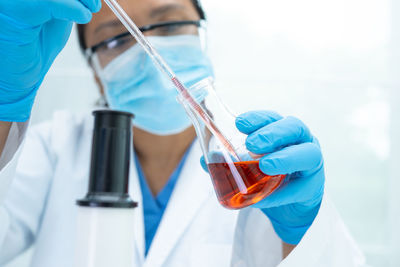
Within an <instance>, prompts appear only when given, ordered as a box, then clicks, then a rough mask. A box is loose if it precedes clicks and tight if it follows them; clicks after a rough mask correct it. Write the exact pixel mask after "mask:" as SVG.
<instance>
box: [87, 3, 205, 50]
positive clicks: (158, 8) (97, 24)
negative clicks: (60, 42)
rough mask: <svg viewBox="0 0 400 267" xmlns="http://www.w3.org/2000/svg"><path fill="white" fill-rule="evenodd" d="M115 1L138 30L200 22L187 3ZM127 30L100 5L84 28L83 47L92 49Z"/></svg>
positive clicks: (106, 8) (191, 4)
mask: <svg viewBox="0 0 400 267" xmlns="http://www.w3.org/2000/svg"><path fill="white" fill-rule="evenodd" d="M118 2H119V4H120V5H121V6H122V8H123V9H124V10H125V11H126V13H127V14H128V15H129V16H130V17H131V18H132V20H133V21H134V22H135V23H136V25H138V26H139V27H141V26H145V25H149V24H154V23H159V22H166V21H180V20H199V19H200V17H199V14H198V12H197V11H196V9H195V7H194V5H193V3H192V2H191V1H190V0H120V1H118ZM126 31H127V30H126V28H125V27H124V26H123V25H122V24H121V23H120V22H119V20H118V19H117V18H116V17H115V15H114V14H113V13H112V11H111V10H110V9H109V8H108V6H106V4H105V3H104V2H103V7H102V9H101V11H100V12H99V13H97V14H94V16H93V19H92V21H91V22H90V23H89V24H88V25H86V29H85V40H86V45H87V47H92V46H93V45H96V44H98V43H100V42H102V41H104V40H107V39H109V38H112V37H114V36H117V35H119V34H121V33H124V32H126Z"/></svg>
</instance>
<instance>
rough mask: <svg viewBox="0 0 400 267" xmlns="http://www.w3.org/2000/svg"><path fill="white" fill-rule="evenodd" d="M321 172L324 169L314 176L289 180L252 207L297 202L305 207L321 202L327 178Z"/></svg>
mask: <svg viewBox="0 0 400 267" xmlns="http://www.w3.org/2000/svg"><path fill="white" fill-rule="evenodd" d="M321 172H323V169H320V170H318V171H317V172H315V175H312V176H308V177H299V178H296V179H289V180H287V181H286V182H285V183H284V184H283V185H281V187H279V188H278V189H277V190H276V191H275V192H273V193H272V194H271V195H269V196H268V197H266V198H264V199H263V200H261V201H259V202H258V203H256V204H254V205H253V206H252V207H255V208H261V209H265V208H272V207H280V206H284V205H288V204H295V203H296V204H298V206H299V207H301V206H304V207H305V208H306V207H308V206H309V207H312V206H315V205H317V204H318V203H320V202H321V199H322V196H323V193H324V184H325V179H324V175H321Z"/></svg>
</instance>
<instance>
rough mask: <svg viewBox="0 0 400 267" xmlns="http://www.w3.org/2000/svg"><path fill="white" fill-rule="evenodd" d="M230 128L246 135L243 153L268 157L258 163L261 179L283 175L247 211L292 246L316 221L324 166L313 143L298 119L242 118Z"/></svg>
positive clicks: (273, 115)
mask: <svg viewBox="0 0 400 267" xmlns="http://www.w3.org/2000/svg"><path fill="white" fill-rule="evenodd" d="M236 126H237V128H238V129H239V130H240V131H241V132H243V133H245V134H248V137H247V139H246V146H247V149H248V150H249V151H251V152H253V153H256V154H268V155H265V156H263V157H262V158H261V159H260V163H259V164H260V169H261V170H262V171H263V172H264V173H266V174H268V175H277V174H287V178H286V181H285V182H284V184H283V185H282V186H281V187H280V188H278V189H277V190H276V191H275V192H274V193H272V194H271V195H270V196H268V197H267V198H265V199H263V200H261V201H260V202H258V203H256V204H255V205H253V207H256V208H260V209H261V210H262V212H263V213H264V214H266V215H267V216H268V218H269V219H270V221H271V223H272V225H273V227H274V229H275V232H276V233H277V234H278V236H279V237H280V238H281V239H282V240H283V241H284V242H286V243H288V244H293V245H295V244H298V243H299V242H300V240H301V239H302V237H303V236H304V234H305V233H306V231H307V230H308V228H309V227H310V226H311V224H312V222H313V221H314V219H315V217H316V216H317V213H318V210H319V207H320V204H321V200H322V196H323V192H324V182H325V175H324V167H323V165H324V164H323V158H322V154H321V149H320V146H319V144H318V141H317V140H316V138H314V137H313V136H312V134H311V133H310V131H309V129H308V128H307V126H305V125H304V123H303V122H301V121H300V120H299V119H296V118H294V117H286V118H283V117H281V116H280V115H278V114H276V113H274V112H270V111H254V112H247V113H245V114H242V115H240V116H239V117H237V119H236Z"/></svg>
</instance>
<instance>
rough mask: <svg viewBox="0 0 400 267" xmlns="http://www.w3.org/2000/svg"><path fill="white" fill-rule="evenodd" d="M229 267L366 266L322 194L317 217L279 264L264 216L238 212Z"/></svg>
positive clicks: (276, 247)
mask: <svg viewBox="0 0 400 267" xmlns="http://www.w3.org/2000/svg"><path fill="white" fill-rule="evenodd" d="M231 265H232V266H233V267H250V266H251V267H258V266H260V267H261V266H263V267H267V266H268V267H269V266H271V267H272V266H279V267H294V266H296V267H297V266H307V267H314V266H315V267H333V266H335V267H336V266H337V267H342V266H346V267H353V266H354V267H356V266H357V267H358V266H366V264H365V259H364V256H363V254H362V252H361V251H360V250H359V248H358V247H357V245H356V243H355V242H354V240H353V238H352V237H351V235H350V233H349V232H348V230H347V228H346V226H345V225H344V224H343V222H342V220H341V218H340V216H339V214H338V213H337V211H336V209H335V207H334V206H333V204H332V203H331V202H330V200H329V198H328V197H327V196H326V195H325V196H324V198H323V200H322V204H321V208H320V210H319V213H318V215H317V217H316V218H315V220H314V222H313V224H312V225H311V227H310V228H309V230H308V231H307V232H306V234H305V235H304V237H303V239H302V240H301V242H300V243H299V244H298V245H297V246H296V248H295V249H294V250H293V251H292V252H291V253H290V254H289V255H288V256H287V257H286V258H285V259H284V260H283V261H282V242H281V240H280V239H279V237H278V236H277V235H276V234H275V232H274V231H273V227H272V225H271V223H270V222H269V220H268V219H267V218H266V217H265V215H264V214H263V213H262V212H261V211H260V210H258V209H255V208H248V209H245V210H243V211H241V212H240V213H239V218H238V221H237V227H236V232H235V240H234V245H233V255H232V264H231Z"/></svg>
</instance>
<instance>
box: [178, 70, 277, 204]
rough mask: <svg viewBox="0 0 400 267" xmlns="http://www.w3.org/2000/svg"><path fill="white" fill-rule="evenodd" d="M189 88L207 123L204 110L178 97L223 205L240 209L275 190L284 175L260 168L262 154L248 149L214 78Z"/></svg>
mask: <svg viewBox="0 0 400 267" xmlns="http://www.w3.org/2000/svg"><path fill="white" fill-rule="evenodd" d="M189 92H190V94H191V95H192V97H193V99H194V100H195V101H196V103H197V104H199V105H200V106H201V107H202V109H203V111H205V112H206V113H207V118H208V120H209V121H208V122H209V123H208V125H206V124H205V123H204V114H198V110H196V109H194V108H193V105H192V103H189V102H188V101H187V100H186V99H185V98H184V97H183V96H178V101H179V102H180V103H181V104H182V105H183V106H184V108H185V110H186V112H187V113H188V115H189V117H190V118H191V120H192V123H193V125H194V127H195V129H196V134H197V136H198V139H199V142H200V145H201V148H202V151H203V154H204V158H203V159H202V164H205V165H206V166H207V169H208V172H209V174H210V176H211V179H212V182H213V185H214V189H215V192H216V195H217V198H218V200H219V202H220V203H221V205H223V206H224V207H226V208H228V209H241V208H244V207H247V206H250V205H252V204H254V203H257V202H258V201H260V200H262V199H264V198H265V197H267V196H268V195H270V194H271V193H272V192H274V191H275V190H276V189H277V188H278V187H279V186H280V185H281V184H282V182H283V181H284V179H285V175H275V176H269V175H266V174H265V173H263V172H262V171H261V170H260V169H259V167H258V159H259V158H260V157H261V156H262V155H256V154H253V153H251V152H249V151H248V150H247V149H246V146H245V140H246V137H247V136H246V135H245V134H243V133H241V132H240V131H239V130H238V129H237V128H236V125H235V116H234V115H233V114H232V113H231V112H230V111H229V110H228V109H227V108H226V106H225V105H224V104H223V103H222V101H221V100H220V98H219V97H218V95H217V93H216V91H215V89H214V82H213V79H212V78H210V77H209V78H206V79H204V80H201V81H200V82H198V83H196V84H195V85H193V86H192V87H191V88H190V90H189ZM200 116H201V117H200ZM210 125H212V127H210ZM221 137H222V138H221ZM204 167H205V166H204Z"/></svg>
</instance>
